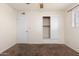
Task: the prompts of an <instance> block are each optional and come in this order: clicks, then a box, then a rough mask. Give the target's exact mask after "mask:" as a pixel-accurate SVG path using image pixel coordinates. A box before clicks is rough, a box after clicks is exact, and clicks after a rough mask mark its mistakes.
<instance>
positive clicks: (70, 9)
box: [67, 4, 79, 12]
mask: <svg viewBox="0 0 79 59" xmlns="http://www.w3.org/2000/svg"><path fill="white" fill-rule="evenodd" d="M78 6H79V4H78V5H76V6H74V7H73V8H71V9H69V10H68V11H67V12H70V11H72V10H73V9H75V8H76V7H78Z"/></svg>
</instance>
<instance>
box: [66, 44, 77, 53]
mask: <svg viewBox="0 0 79 59" xmlns="http://www.w3.org/2000/svg"><path fill="white" fill-rule="evenodd" d="M65 45H66V46H68V47H69V48H71V49H72V50H74V51H76V52H77V53H79V51H78V50H76V49H74V48H72V47H71V46H70V45H67V44H65Z"/></svg>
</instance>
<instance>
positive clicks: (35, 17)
mask: <svg viewBox="0 0 79 59" xmlns="http://www.w3.org/2000/svg"><path fill="white" fill-rule="evenodd" d="M25 12H26V11H25ZM25 16H26V18H23V19H25V20H20V19H21V18H20V17H19V19H18V20H17V22H18V23H17V27H19V28H17V34H18V33H19V35H17V42H19V43H23V41H25V38H23V36H25V35H22V33H21V32H22V31H23V30H19V29H20V28H21V29H22V28H23V26H21V24H24V23H28V24H27V25H28V26H26V25H25V29H24V32H25V31H26V30H28V31H29V32H28V34H27V35H28V39H26V41H27V42H26V43H32V44H39V43H49V44H50V43H56V44H63V43H64V12H62V11H28V12H26V15H25ZM43 16H50V17H51V39H43V32H42V31H43V30H42V25H43V23H42V21H43V20H42V17H43ZM26 20H27V22H26ZM20 21H22V22H20ZM26 27H28V29H27V28H26ZM19 38H20V39H19ZM21 40H22V42H21Z"/></svg>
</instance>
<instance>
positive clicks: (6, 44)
mask: <svg viewBox="0 0 79 59" xmlns="http://www.w3.org/2000/svg"><path fill="white" fill-rule="evenodd" d="M14 44H16V10H14V9H13V8H11V7H10V6H8V5H7V4H0V53H1V52H3V51H4V50H6V49H8V48H10V47H11V46H13V45H14Z"/></svg>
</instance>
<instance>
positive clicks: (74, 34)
mask: <svg viewBox="0 0 79 59" xmlns="http://www.w3.org/2000/svg"><path fill="white" fill-rule="evenodd" d="M74 6H75V5H73V6H72V7H74ZM72 7H71V8H72ZM76 10H79V7H77V8H75V9H73V10H72V11H70V12H66V15H65V16H66V18H65V44H66V45H67V46H69V47H71V48H72V49H74V50H75V51H77V52H79V27H73V26H72V21H73V19H74V18H73V17H74V14H73V12H74V11H76ZM74 20H75V19H74Z"/></svg>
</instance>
